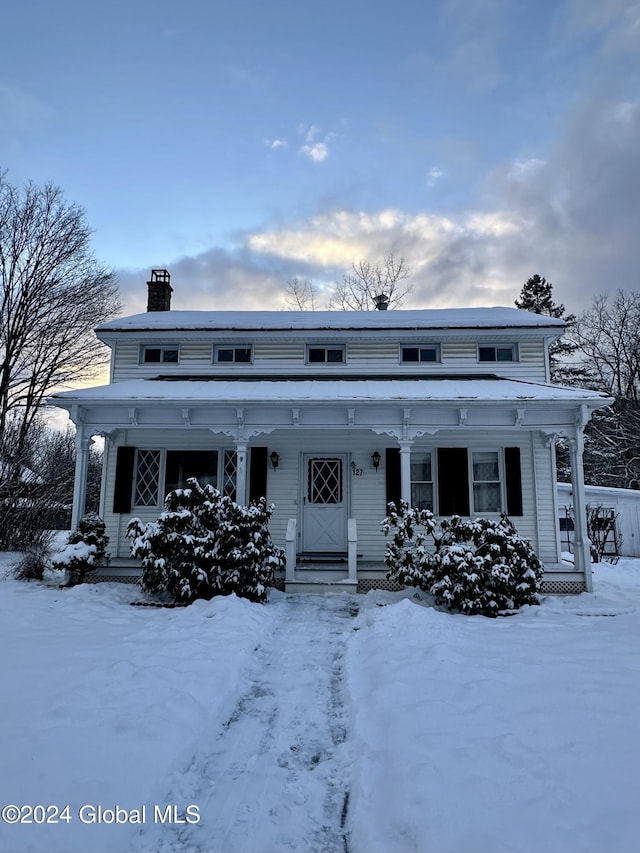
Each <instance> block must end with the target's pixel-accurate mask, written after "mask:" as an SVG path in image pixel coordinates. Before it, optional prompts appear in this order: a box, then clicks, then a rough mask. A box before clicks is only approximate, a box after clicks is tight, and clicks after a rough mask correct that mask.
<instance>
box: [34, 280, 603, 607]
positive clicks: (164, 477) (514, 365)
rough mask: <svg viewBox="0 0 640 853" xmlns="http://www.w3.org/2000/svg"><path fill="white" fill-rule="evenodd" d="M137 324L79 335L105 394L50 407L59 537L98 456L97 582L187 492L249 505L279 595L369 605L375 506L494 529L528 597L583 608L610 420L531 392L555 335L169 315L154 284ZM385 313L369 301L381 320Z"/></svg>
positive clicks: (480, 326) (514, 317) (316, 316)
mask: <svg viewBox="0 0 640 853" xmlns="http://www.w3.org/2000/svg"><path fill="white" fill-rule="evenodd" d="M148 291H149V301H148V311H147V312H146V313H144V314H136V315H134V316H130V317H123V318H121V319H118V320H112V321H110V322H108V323H104V324H103V325H102V326H100V327H99V328H98V329H97V332H96V333H97V335H98V337H99V338H100V340H101V341H103V342H104V343H105V344H107V345H108V346H109V347H110V348H111V369H110V382H109V384H108V385H105V386H100V387H94V388H82V389H79V390H75V391H66V392H63V393H59V394H56V395H54V396H53V397H52V398H51V400H50V402H51V403H53V404H54V405H56V406H60V407H61V408H64V409H66V410H67V411H68V412H69V414H70V417H71V419H72V421H73V422H74V423H75V425H76V428H77V438H78V454H77V464H76V484H75V497H74V507H73V521H74V523H75V522H77V520H78V518H79V517H80V516H81V514H82V513H83V510H84V503H85V493H86V472H87V458H88V447H89V444H90V441H91V439H92V437H93V436H96V435H101V436H104V438H105V454H104V470H103V482H102V492H101V507H100V512H101V515H102V516H103V518H104V520H105V522H106V525H107V533H108V535H109V537H110V549H111V553H112V555H113V558H112V566H111V567H110V569H109V575H110V576H111V577H113V576H117V575H118V574H121V575H123V576H124V575H126V574H129V575H131V574H133V573H135V569H134V568H133V566H134V563H133V561H131V560H130V559H129V544H130V543H129V541H128V540H127V538H126V528H127V524H128V523H129V520H130V519H131V518H132V517H136V516H137V517H139V518H141V519H142V520H143V521H150V520H153V519H155V518H156V517H157V515H158V513H159V512H160V510H161V508H162V505H163V500H164V497H165V495H166V494H167V492H169V491H170V490H171V489H174V488H176V487H178V486H182V485H184V483H185V481H186V479H187V478H189V477H197V478H198V479H199V480H200V482H205V483H211V484H213V485H215V486H216V487H217V488H218V489H220V490H221V491H222V492H224V493H225V494H228V495H230V496H232V497H233V498H234V499H235V500H236V501H238V502H239V503H242V504H244V503H248V502H249V501H250V500H252V499H254V498H258V497H260V496H266V498H267V500H268V502H269V503H270V504H273V505H274V507H275V509H274V513H273V518H272V524H271V532H272V537H273V539H274V541H275V543H276V544H278V545H280V546H282V547H283V548H285V549H286V552H287V571H286V577H285V578H280V579H278V583H279V585H280V586H281V587H283V586H284V584H285V582H286V586H287V588H288V589H302V590H304V589H314V588H318V587H317V586H316V585H317V584H318V582H320V581H324V582H326V583H328V582H332V583H338V584H339V588H340V589H351V590H356V589H357V590H359V591H366V590H368V589H371V588H373V587H385V586H386V585H387V584H388V582H387V581H386V579H385V573H386V570H385V567H384V564H383V556H384V550H385V538H384V536H383V534H382V533H381V530H380V522H381V520H382V519H383V518H384V516H385V514H386V506H387V502H388V501H392V500H393V501H398V500H400V499H403V500H405V501H408V502H410V503H411V504H413V505H414V506H419V507H426V508H428V509H430V510H432V511H433V512H434V513H435V514H436V515H437V516H439V517H445V516H450V515H453V514H459V515H462V516H476V517H477V516H486V517H498V516H499V514H500V513H501V512H506V513H507V514H508V516H509V517H510V518H511V520H512V521H513V522H514V524H515V525H516V527H517V528H518V530H519V532H520V533H521V534H522V535H524V536H525V537H527V538H528V539H529V540H530V541H531V543H532V544H533V547H534V548H535V550H536V552H537V554H538V555H539V557H540V559H541V560H542V562H543V563H544V566H545V588H546V590H548V591H550V592H571V591H580V590H583V589H590V588H591V569H590V562H589V543H588V539H587V534H586V522H585V508H584V483H583V472H582V449H583V429H584V426H585V424H586V423H587V421H588V419H589V417H590V415H591V413H592V412H593V411H594V410H595V409H598V408H600V407H602V406H605V405H607V404H608V403H609V402H610V401H609V400H608V399H607V398H605V397H603V396H602V395H600V394H597V393H595V392H592V391H587V390H582V389H578V388H564V387H561V386H557V385H552V384H550V382H549V361H548V347H549V344H550V343H551V342H552V341H554V340H556V339H557V338H558V336H559V335H561V334H562V332H563V329H564V323H563V322H562V321H561V320H557V319H553V318H550V317H546V316H540V315H536V314H531V313H528V312H525V311H520V310H518V309H515V308H460V309H446V310H411V311H399V310H393V311H386V310H378V311H362V312H338V311H308V312H306V311H174V310H171V293H172V288H171V285H170V281H169V274H168V273H167V272H166V271H165V270H153V271H152V275H151V280H150V281H149V282H148ZM380 303H381V308H384V300H383V299H381V300H380ZM559 436H564V437H566V438H567V439H568V442H569V446H570V451H571V465H572V475H573V492H574V496H575V497H574V501H575V510H576V531H575V564H574V565H573V566H572V565H569V564H563V563H562V562H561V553H560V549H561V539H560V534H559V530H558V508H557V499H556V490H555V482H556V475H555V459H554V443H555V440H556V439H557V438H558V437H559Z"/></svg>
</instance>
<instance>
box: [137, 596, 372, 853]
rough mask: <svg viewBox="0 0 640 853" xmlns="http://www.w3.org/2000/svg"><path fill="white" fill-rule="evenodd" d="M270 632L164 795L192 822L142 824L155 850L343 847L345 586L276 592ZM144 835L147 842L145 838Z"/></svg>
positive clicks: (316, 852) (247, 852) (350, 608)
mask: <svg viewBox="0 0 640 853" xmlns="http://www.w3.org/2000/svg"><path fill="white" fill-rule="evenodd" d="M268 606H269V607H277V608H280V611H281V612H280V614H279V616H280V618H279V619H278V621H277V623H276V627H275V629H274V631H273V633H272V634H271V635H270V636H269V637H268V638H267V639H266V640H265V641H264V642H263V644H262V645H261V646H258V647H257V648H256V650H255V658H254V663H253V665H252V668H251V673H250V677H251V684H250V687H249V689H248V690H247V691H246V692H245V693H244V694H243V695H242V696H241V698H240V699H239V700H238V703H237V705H236V707H235V709H234V710H233V713H232V714H231V715H230V717H229V718H228V720H226V722H224V724H223V725H222V726H221V727H220V728H219V729H218V731H216V732H215V733H214V734H213V737H212V742H211V743H209V744H206V745H205V744H203V747H202V750H201V751H199V752H198V753H197V754H196V755H195V756H194V758H193V761H192V763H191V765H190V767H189V768H188V769H187V770H186V771H185V773H184V774H182V775H181V776H180V777H179V778H177V779H175V780H173V784H172V785H171V790H170V791H169V793H168V796H167V798H166V802H175V803H184V804H188V803H195V804H196V805H198V806H199V808H200V816H201V820H200V823H199V824H192V825H183V826H175V827H168V826H163V827H147V828H146V830H148V831H146V830H145V831H144V832H143V834H142V836H141V837H139V839H138V841H139V842H141V849H147V848H148V849H151V847H152V848H153V849H154V850H157V851H158V853H167V851H180V853H217V851H219V853H279V851H283V853H284V851H300V853H302V851H305V853H324V851H326V853H348V851H349V843H348V837H347V832H346V828H345V823H346V818H347V811H348V805H349V782H348V780H349V767H350V760H349V745H348V741H347V719H346V714H345V711H344V701H343V682H344V646H345V642H346V633H347V631H348V630H349V629H350V625H349V623H350V620H351V618H352V617H353V616H354V615H355V614H356V613H357V603H356V599H355V597H354V596H349V595H344V594H341V595H305V596H291V595H290V596H279V597H278V598H276V599H274V600H272V602H271V603H270V604H269V605H268ZM150 843H151V847H149V844H150Z"/></svg>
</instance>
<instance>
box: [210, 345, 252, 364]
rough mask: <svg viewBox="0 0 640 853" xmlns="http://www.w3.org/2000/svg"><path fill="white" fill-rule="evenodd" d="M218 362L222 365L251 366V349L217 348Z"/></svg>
mask: <svg viewBox="0 0 640 853" xmlns="http://www.w3.org/2000/svg"><path fill="white" fill-rule="evenodd" d="M216 361H217V362H219V363H220V364H223V363H224V364H250V363H251V347H217V348H216Z"/></svg>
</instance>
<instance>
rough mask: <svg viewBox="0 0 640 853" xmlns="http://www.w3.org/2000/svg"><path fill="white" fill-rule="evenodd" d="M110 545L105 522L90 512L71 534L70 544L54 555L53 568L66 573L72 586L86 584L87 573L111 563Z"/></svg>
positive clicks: (52, 559)
mask: <svg viewBox="0 0 640 853" xmlns="http://www.w3.org/2000/svg"><path fill="white" fill-rule="evenodd" d="M108 544H109V537H108V536H107V534H106V527H105V523H104V521H103V520H102V519H101V518H100V516H99V515H97V513H95V512H88V513H87V514H86V515H84V516H83V517H82V518H81V519H80V521H79V522H78V527H77V529H76V530H73V531H72V532H71V533H70V534H69V540H68V544H67V545H65V546H64V548H62V550H60V551H58V553H57V554H54V555H53V557H52V558H51V566H52V568H54V569H57V570H58V571H60V570H63V571H66V572H67V581H68V583H69V584H70V585H74V584H77V583H84V581H85V578H86V576H87V572H90V571H92V570H93V569H95V568H96V566H104V565H107V564H108V563H109V555H108V554H107V545H108Z"/></svg>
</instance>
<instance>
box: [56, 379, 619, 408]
mask: <svg viewBox="0 0 640 853" xmlns="http://www.w3.org/2000/svg"><path fill="white" fill-rule="evenodd" d="M49 399H50V403H51V404H53V405H58V406H62V407H63V408H68V407H70V406H71V405H73V404H74V403H75V404H78V405H87V404H99V403H109V404H110V403H126V404H127V405H139V404H141V403H145V402H164V403H188V402H199V403H205V402H207V401H211V402H215V403H218V404H219V403H225V402H234V403H238V402H240V401H242V402H249V403H250V402H256V403H269V402H275V403H278V402H295V403H302V402H330V401H331V402H336V401H338V402H343V401H358V400H360V401H375V402H381V401H386V400H388V401H392V402H393V401H395V402H400V401H408V402H410V401H416V402H417V401H425V400H433V401H443V402H446V401H463V400H480V401H482V400H498V401H499V400H505V401H507V400H511V401H526V400H537V401H547V402H552V401H563V402H566V403H587V404H588V403H591V404H595V405H596V407H598V406H601V405H606V403H607V399H608V398H606V397H605V396H604V395H602V394H599V393H597V392H595V391H588V390H586V389H583V388H566V387H564V386H561V385H547V384H539V383H535V382H523V381H521V380H517V379H501V378H498V377H496V378H495V379H488V378H486V377H484V378H481V379H473V378H465V379H460V378H455V379H392V378H389V379H375V380H371V379H354V380H348V379H327V380H314V379H303V380H299V381H298V380H290V379H270V380H262V381H251V380H249V381H234V380H203V379H194V380H150V379H132V380H129V381H127V382H116V383H114V384H112V385H100V386H96V387H93V388H81V389H79V390H77V391H63V392H61V393H59V394H54V395H53V396H52V397H51V398H49Z"/></svg>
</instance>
